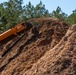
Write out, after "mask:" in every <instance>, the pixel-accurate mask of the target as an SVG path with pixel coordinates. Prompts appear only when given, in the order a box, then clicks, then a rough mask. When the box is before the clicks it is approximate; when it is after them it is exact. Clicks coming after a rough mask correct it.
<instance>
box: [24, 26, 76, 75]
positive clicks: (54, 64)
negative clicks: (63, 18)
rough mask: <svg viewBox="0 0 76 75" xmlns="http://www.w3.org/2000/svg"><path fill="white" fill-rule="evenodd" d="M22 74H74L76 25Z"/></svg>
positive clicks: (75, 73) (75, 66)
mask: <svg viewBox="0 0 76 75" xmlns="http://www.w3.org/2000/svg"><path fill="white" fill-rule="evenodd" d="M24 75H76V25H73V26H72V27H70V28H69V30H68V31H67V33H66V35H65V36H64V37H63V38H62V40H61V41H60V42H59V43H58V44H57V45H56V46H55V47H54V48H52V49H50V50H49V51H48V52H47V53H46V54H45V55H44V56H43V57H42V58H41V59H40V60H38V61H37V63H35V64H34V65H33V67H32V68H31V69H29V70H27V71H26V72H25V73H24Z"/></svg>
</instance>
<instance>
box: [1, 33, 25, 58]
mask: <svg viewBox="0 0 76 75" xmlns="http://www.w3.org/2000/svg"><path fill="white" fill-rule="evenodd" d="M24 35H25V34H22V36H19V38H18V39H17V40H16V42H15V43H13V44H12V45H11V46H10V47H9V48H8V49H7V50H6V51H5V52H4V53H3V54H2V57H4V56H5V55H6V54H7V53H8V52H9V51H10V50H11V49H12V48H13V47H14V46H15V45H16V44H17V43H18V42H19V41H20V40H21V38H23V37H24Z"/></svg>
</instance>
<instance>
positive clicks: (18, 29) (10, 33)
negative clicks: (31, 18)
mask: <svg viewBox="0 0 76 75" xmlns="http://www.w3.org/2000/svg"><path fill="white" fill-rule="evenodd" d="M30 28H32V24H30V23H28V22H26V23H24V22H23V23H20V24H17V25H16V26H15V27H13V28H11V29H9V30H7V31H5V32H4V33H2V34H0V44H2V43H5V42H7V41H8V40H10V39H13V38H14V37H15V36H17V35H18V34H19V33H23V32H22V31H24V30H29V29H30Z"/></svg>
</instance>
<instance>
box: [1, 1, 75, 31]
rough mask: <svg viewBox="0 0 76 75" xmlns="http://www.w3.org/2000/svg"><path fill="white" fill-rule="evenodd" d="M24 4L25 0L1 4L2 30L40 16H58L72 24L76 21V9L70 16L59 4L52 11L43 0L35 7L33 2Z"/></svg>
mask: <svg viewBox="0 0 76 75" xmlns="http://www.w3.org/2000/svg"><path fill="white" fill-rule="evenodd" d="M22 4H23V0H9V1H8V2H4V3H1V4H0V31H5V30H7V29H9V28H12V27H13V26H15V25H16V24H18V23H20V22H25V21H27V20H29V19H32V18H39V17H53V18H58V19H60V20H62V21H65V22H67V23H68V24H70V25H72V24H74V23H76V9H75V10H74V11H73V13H72V14H71V15H69V16H68V15H67V14H65V13H64V12H63V11H62V10H61V8H60V7H59V6H58V7H57V9H56V10H54V11H53V12H52V13H49V11H48V10H47V9H46V8H45V5H44V4H43V3H42V1H40V3H39V4H37V5H36V6H35V7H34V6H33V5H32V4H31V2H29V3H28V4H27V5H25V6H23V5H22Z"/></svg>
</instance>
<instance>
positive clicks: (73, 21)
mask: <svg viewBox="0 0 76 75" xmlns="http://www.w3.org/2000/svg"><path fill="white" fill-rule="evenodd" d="M68 23H69V24H70V25H72V24H76V9H75V10H74V11H73V13H72V14H71V15H70V16H68Z"/></svg>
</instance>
